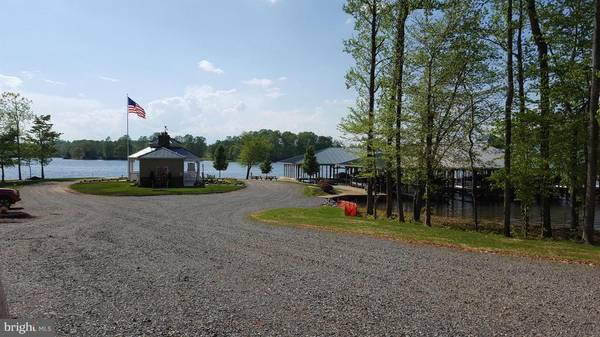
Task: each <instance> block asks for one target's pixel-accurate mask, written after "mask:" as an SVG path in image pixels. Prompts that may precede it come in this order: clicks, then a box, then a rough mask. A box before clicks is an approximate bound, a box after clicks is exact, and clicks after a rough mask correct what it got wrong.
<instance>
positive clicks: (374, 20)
mask: <svg viewBox="0 0 600 337" xmlns="http://www.w3.org/2000/svg"><path fill="white" fill-rule="evenodd" d="M371 10H372V13H371V15H372V17H371V41H370V42H371V50H370V53H371V54H370V57H371V60H370V65H369V67H370V68H369V88H368V90H369V102H368V104H369V111H368V121H367V123H368V131H367V165H370V166H371V168H370V170H372V174H371V175H369V177H368V178H367V214H368V215H373V207H374V205H373V204H374V199H373V183H374V182H373V181H374V177H373V174H375V171H376V167H375V157H374V153H373V139H374V135H373V125H374V120H375V91H376V84H375V74H376V68H377V30H378V26H379V24H378V20H379V16H378V15H377V10H378V8H377V1H374V2H373V6H372V8H371Z"/></svg>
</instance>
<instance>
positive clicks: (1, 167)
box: [0, 92, 60, 183]
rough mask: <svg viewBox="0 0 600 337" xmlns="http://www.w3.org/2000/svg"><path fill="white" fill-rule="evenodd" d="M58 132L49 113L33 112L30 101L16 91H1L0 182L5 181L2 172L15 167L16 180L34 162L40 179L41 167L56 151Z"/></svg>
mask: <svg viewBox="0 0 600 337" xmlns="http://www.w3.org/2000/svg"><path fill="white" fill-rule="evenodd" d="M59 137H60V133H58V132H56V131H54V130H53V124H52V123H51V120H50V115H35V114H34V113H33V110H32V108H31V101H30V100H29V99H27V98H25V97H23V96H21V95H20V94H18V93H13V92H4V93H2V95H0V171H1V182H2V183H4V182H5V177H4V171H5V169H6V168H8V167H13V166H17V172H18V175H19V180H22V179H23V173H22V169H23V167H24V166H28V167H29V170H30V173H31V166H32V164H33V163H34V162H35V163H38V164H39V166H40V169H41V171H40V174H41V177H42V179H43V178H44V177H45V173H44V167H45V166H47V165H48V164H49V163H50V161H51V160H52V156H53V155H54V154H55V153H56V142H57V141H58V139H59Z"/></svg>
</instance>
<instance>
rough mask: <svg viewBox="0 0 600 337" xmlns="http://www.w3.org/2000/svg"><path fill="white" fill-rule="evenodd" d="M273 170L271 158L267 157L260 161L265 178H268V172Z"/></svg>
mask: <svg viewBox="0 0 600 337" xmlns="http://www.w3.org/2000/svg"><path fill="white" fill-rule="evenodd" d="M271 171H273V165H272V164H271V160H270V159H269V158H266V159H265V160H264V161H263V162H262V163H260V172H262V174H264V175H265V179H267V174H269V173H271Z"/></svg>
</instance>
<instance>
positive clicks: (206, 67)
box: [0, 0, 354, 142]
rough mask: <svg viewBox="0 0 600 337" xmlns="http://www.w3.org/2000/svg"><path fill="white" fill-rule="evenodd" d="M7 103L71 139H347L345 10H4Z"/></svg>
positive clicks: (12, 0) (337, 6) (235, 6)
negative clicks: (26, 102)
mask: <svg viewBox="0 0 600 337" xmlns="http://www.w3.org/2000/svg"><path fill="white" fill-rule="evenodd" d="M2 3H3V6H2V11H0V25H1V26H2V28H1V29H0V41H2V52H1V53H0V91H16V92H20V93H21V94H23V95H25V96H26V97H28V98H30V99H31V100H32V101H33V109H34V112H35V113H36V114H50V115H52V120H53V122H54V124H55V127H56V129H57V131H59V132H62V133H63V136H62V138H63V139H67V140H73V139H104V138H106V137H111V138H113V139H114V138H118V137H119V136H122V135H124V134H125V133H126V95H129V97H131V98H132V99H134V100H135V101H136V102H137V103H139V104H140V105H141V106H142V107H144V109H145V110H146V115H147V119H145V120H143V119H140V118H138V117H137V116H135V115H130V118H129V131H130V136H131V137H132V138H134V139H135V138H138V137H139V136H147V135H150V134H152V133H154V132H157V131H161V130H163V128H164V126H167V128H168V130H169V132H170V133H171V134H174V135H184V134H188V133H189V134H192V135H194V136H204V137H206V139H207V140H208V141H209V142H213V141H215V140H217V139H223V138H225V137H226V136H234V135H238V134H240V133H241V132H243V131H249V130H258V129H262V128H267V129H278V130H289V131H292V132H299V131H313V132H315V133H317V134H320V135H327V136H333V137H336V138H337V137H339V136H340V133H339V131H338V127H337V126H338V124H339V122H340V120H341V118H342V117H343V116H345V115H346V113H347V111H348V106H350V105H352V102H353V100H354V93H353V92H352V91H350V90H348V89H346V86H345V83H344V75H345V73H346V71H347V69H348V68H349V67H350V66H351V64H352V60H351V58H350V57H349V56H348V55H347V54H345V53H344V52H343V40H344V39H346V38H348V37H350V36H351V35H352V24H351V21H350V20H349V16H348V15H346V14H345V13H344V12H343V10H342V6H343V3H344V1H343V0H212V1H208V0H173V1H159V0H127V1H124V0H115V1H113V0H108V1H106V0H103V1H77V0H45V1H44V0H38V1H21V0H3V1H2Z"/></svg>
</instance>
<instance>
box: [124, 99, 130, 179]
mask: <svg viewBox="0 0 600 337" xmlns="http://www.w3.org/2000/svg"><path fill="white" fill-rule="evenodd" d="M128 104H129V94H125V114H126V115H127V180H129V179H131V167H130V165H129V110H128V108H127V106H128Z"/></svg>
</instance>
